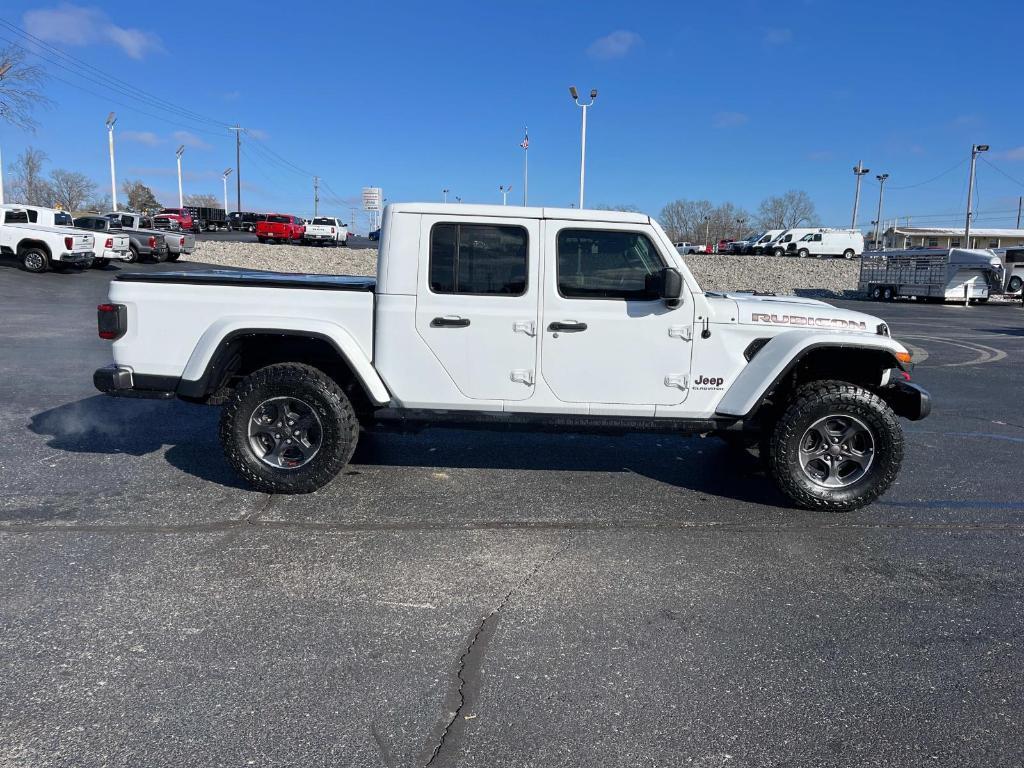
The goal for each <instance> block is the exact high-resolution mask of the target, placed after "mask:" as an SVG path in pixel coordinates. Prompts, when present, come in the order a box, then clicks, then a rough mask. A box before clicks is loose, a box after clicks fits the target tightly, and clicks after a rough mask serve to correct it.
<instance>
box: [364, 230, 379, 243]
mask: <svg viewBox="0 0 1024 768" xmlns="http://www.w3.org/2000/svg"><path fill="white" fill-rule="evenodd" d="M366 237H367V239H369V240H380V230H379V229H374V230H372V231H371V232H370V234H368V235H367V236H366Z"/></svg>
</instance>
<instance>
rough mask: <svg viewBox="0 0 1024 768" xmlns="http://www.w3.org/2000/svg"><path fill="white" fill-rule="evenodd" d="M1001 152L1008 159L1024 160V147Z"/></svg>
mask: <svg viewBox="0 0 1024 768" xmlns="http://www.w3.org/2000/svg"><path fill="white" fill-rule="evenodd" d="M1000 154H1001V155H1002V156H1003V157H1004V158H1006V159H1007V160H1024V147H1014V148H1013V149H1008V150H1006V151H1005V152H1001V153H1000Z"/></svg>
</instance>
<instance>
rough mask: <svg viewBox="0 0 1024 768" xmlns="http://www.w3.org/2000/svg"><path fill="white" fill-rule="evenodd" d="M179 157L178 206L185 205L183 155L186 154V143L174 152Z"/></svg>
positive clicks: (182, 206)
mask: <svg viewBox="0 0 1024 768" xmlns="http://www.w3.org/2000/svg"><path fill="white" fill-rule="evenodd" d="M174 154H175V155H176V156H177V158H178V207H179V208H184V207H185V196H184V195H183V194H182V193H181V156H182V155H184V154H185V145H184V144H182V145H181V146H180V147H178V149H177V151H176V152H175V153H174Z"/></svg>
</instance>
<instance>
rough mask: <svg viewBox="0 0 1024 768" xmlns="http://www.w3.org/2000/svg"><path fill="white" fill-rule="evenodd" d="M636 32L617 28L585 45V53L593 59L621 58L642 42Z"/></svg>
mask: <svg viewBox="0 0 1024 768" xmlns="http://www.w3.org/2000/svg"><path fill="white" fill-rule="evenodd" d="M643 41H644V40H643V38H642V37H640V35H638V34H637V33H636V32H630V31H628V30H625V29H617V30H615V31H614V32H612V33H611V34H610V35H605V36H604V37H599V38H597V40H595V41H594V42H592V43H591V44H590V45H589V46H588V47H587V55H588V56H590V57H591V58H593V59H621V58H622V57H624V56H626V55H627V54H629V52H630V51H631V50H633V49H634V48H636V47H637V46H639V45H641V44H642V43H643Z"/></svg>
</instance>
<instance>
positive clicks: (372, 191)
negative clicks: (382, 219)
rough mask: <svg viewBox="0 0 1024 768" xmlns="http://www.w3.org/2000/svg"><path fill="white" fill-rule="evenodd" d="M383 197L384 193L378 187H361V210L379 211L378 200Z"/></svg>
mask: <svg viewBox="0 0 1024 768" xmlns="http://www.w3.org/2000/svg"><path fill="white" fill-rule="evenodd" d="M383 199H384V195H383V193H382V192H381V190H380V187H363V210H364V211H379V210H380V201H381V200H383Z"/></svg>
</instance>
